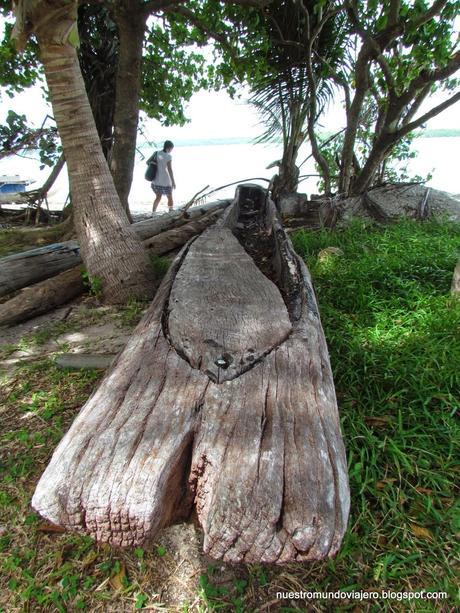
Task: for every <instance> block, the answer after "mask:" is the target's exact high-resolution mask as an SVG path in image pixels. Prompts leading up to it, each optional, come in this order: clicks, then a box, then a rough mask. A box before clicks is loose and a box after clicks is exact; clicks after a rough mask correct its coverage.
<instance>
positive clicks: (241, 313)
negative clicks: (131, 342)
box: [168, 227, 291, 382]
mask: <svg viewBox="0 0 460 613" xmlns="http://www.w3.org/2000/svg"><path fill="white" fill-rule="evenodd" d="M168 329H169V338H170V341H171V343H172V345H173V347H174V348H175V349H176V351H177V352H178V353H179V354H180V355H182V356H184V357H185V358H186V359H187V361H188V362H189V363H190V364H191V366H193V368H198V369H200V370H202V371H203V372H205V373H206V374H207V375H208V376H209V377H210V378H211V379H212V380H213V381H219V382H221V381H227V380H229V379H233V378H235V377H237V376H238V375H239V374H241V373H242V372H243V371H244V370H247V368H248V366H251V365H252V364H253V363H254V361H257V360H259V359H260V358H261V356H263V355H264V354H267V353H268V352H269V351H270V350H272V349H273V348H274V347H276V346H277V345H279V344H281V343H282V342H283V341H284V340H285V339H286V338H287V336H288V334H289V333H290V331H291V322H290V321H289V315H288V312H287V309H286V305H285V304H284V302H283V298H282V297H281V294H280V291H279V289H278V288H277V287H276V285H275V284H274V283H272V282H271V281H270V280H269V279H267V277H266V276H265V275H263V274H262V273H261V272H260V270H259V269H258V268H257V266H256V265H255V263H254V260H253V259H252V258H251V257H250V256H249V255H248V254H247V253H246V251H245V250H244V249H243V247H242V246H241V245H240V243H239V242H238V241H237V239H236V238H235V237H234V236H233V234H232V232H231V230H230V229H229V228H218V227H213V228H210V229H209V230H206V231H205V232H204V233H203V234H202V235H201V236H200V237H199V238H198V239H197V240H196V241H195V242H194V243H193V245H192V246H191V247H190V249H189V250H188V253H187V257H186V258H185V261H184V263H183V265H182V266H181V267H180V270H179V272H178V273H177V275H176V278H175V280H174V283H173V286H172V290H171V295H170V298H169V307H168Z"/></svg>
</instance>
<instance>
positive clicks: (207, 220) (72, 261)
mask: <svg viewBox="0 0 460 613" xmlns="http://www.w3.org/2000/svg"><path fill="white" fill-rule="evenodd" d="M227 206H228V201H227V200H221V201H218V202H210V203H209V204H206V205H203V206H196V207H193V208H192V209H189V210H188V211H187V212H186V213H185V214H183V213H182V212H181V211H180V209H179V210H177V211H174V212H172V213H165V214H162V215H155V216H154V217H152V219H147V220H145V221H140V222H137V223H135V224H133V228H134V229H135V230H136V233H137V234H138V235H139V236H140V238H142V239H143V240H144V239H146V240H147V245H146V246H147V247H149V246H151V247H152V249H153V253H155V254H159V255H161V254H162V253H167V252H168V251H171V250H173V249H175V248H177V247H179V246H180V247H181V246H182V245H184V244H185V243H186V242H187V240H189V239H190V237H191V236H194V235H195V234H197V233H199V232H201V231H202V230H203V229H204V228H205V227H206V226H207V225H209V224H211V223H213V222H214V221H215V220H216V218H217V217H218V216H219V215H220V214H221V213H222V211H223V210H224V209H225V208H226V207H227ZM189 224H193V225H189ZM184 226H188V227H187V228H184ZM181 227H182V230H181V231H180V232H179V231H178V232H176V233H174V232H173V233H171V234H169V235H164V236H163V237H160V236H158V235H161V234H162V233H165V234H166V232H168V231H170V230H171V229H172V228H181ZM154 236H158V239H157V240H156V241H155V240H150V241H149V240H148V239H152V237H154ZM81 263H82V259H81V255H80V245H79V244H78V242H77V241H73V240H72V241H65V242H62V243H54V244H52V245H47V246H45V247H39V248H37V249H30V250H28V251H23V252H22V253H15V254H13V255H9V256H6V257H3V258H0V297H1V296H6V295H7V294H9V293H11V292H14V291H16V290H18V289H21V288H23V287H27V286H29V285H32V284H34V283H38V282H39V281H43V280H44V279H48V278H50V277H53V276H54V275H57V274H58V273H60V272H63V271H64V270H69V269H71V268H73V267H75V266H78V265H79V264H81Z"/></svg>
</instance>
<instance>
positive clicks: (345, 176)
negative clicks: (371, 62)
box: [339, 43, 369, 197]
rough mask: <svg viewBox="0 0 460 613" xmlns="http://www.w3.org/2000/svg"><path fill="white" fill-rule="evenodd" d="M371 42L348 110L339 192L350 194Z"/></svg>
mask: <svg viewBox="0 0 460 613" xmlns="http://www.w3.org/2000/svg"><path fill="white" fill-rule="evenodd" d="M368 59H369V44H368V43H364V44H363V46H362V48H361V51H360V52H359V56H358V60H357V62H356V71H355V81H356V91H355V95H354V98H353V101H352V103H351V105H350V108H349V109H348V110H347V129H346V130H345V136H344V140H343V147H342V154H341V168H340V178H339V193H340V194H342V195H343V196H345V197H346V196H348V193H349V189H350V182H351V173H352V169H353V156H354V147H355V141H356V132H357V129H358V124H359V120H360V117H361V110H362V107H363V103H364V99H365V97H366V92H367V90H368V87H369V82H368V73H367V71H368V66H367V62H368Z"/></svg>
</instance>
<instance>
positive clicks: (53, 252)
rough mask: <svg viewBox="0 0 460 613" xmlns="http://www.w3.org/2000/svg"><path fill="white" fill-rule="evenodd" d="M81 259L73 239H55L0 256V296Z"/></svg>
mask: <svg viewBox="0 0 460 613" xmlns="http://www.w3.org/2000/svg"><path fill="white" fill-rule="evenodd" d="M80 263H81V257H80V247H79V245H78V243H77V242H76V241H67V242H65V243H55V244H54V245H48V246H46V247H39V248H38V249H30V250H29V251H24V252H22V253H15V254H14V255H8V256H6V257H4V258H1V259H0V296H6V295H7V294H9V293H11V292H14V291H16V290H18V289H21V288H22V287H27V286H28V285H32V284H33V283H38V282H39V281H43V280H44V279H48V278H49V277H53V276H54V275H57V274H59V273H60V272H63V271H64V270H68V269H69V268H72V267H74V266H77V265H78V264H80Z"/></svg>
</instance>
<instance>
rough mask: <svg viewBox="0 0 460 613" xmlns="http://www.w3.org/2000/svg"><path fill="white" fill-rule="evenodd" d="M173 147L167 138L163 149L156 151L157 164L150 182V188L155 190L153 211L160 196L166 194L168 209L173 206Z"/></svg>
mask: <svg viewBox="0 0 460 613" xmlns="http://www.w3.org/2000/svg"><path fill="white" fill-rule="evenodd" d="M173 149H174V145H173V143H172V142H171V141H170V140H167V141H165V144H164V145H163V150H162V151H157V152H156V160H157V164H158V167H157V174H156V175H155V179H154V180H153V181H152V183H151V186H152V189H153V191H154V192H155V200H154V201H153V209H152V210H153V212H155V211H156V210H157V207H158V205H159V204H160V200H161V197H162V196H166V197H167V198H168V208H169V210H170V211H171V210H172V208H173V206H174V202H173V197H172V190H173V189H176V183H175V182H174V174H173V169H172V155H171V151H172V150H173ZM153 155H155V154H153ZM152 158H153V156H152ZM152 158H150V159H152ZM149 161H150V160H149ZM147 164H148V162H147Z"/></svg>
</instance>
